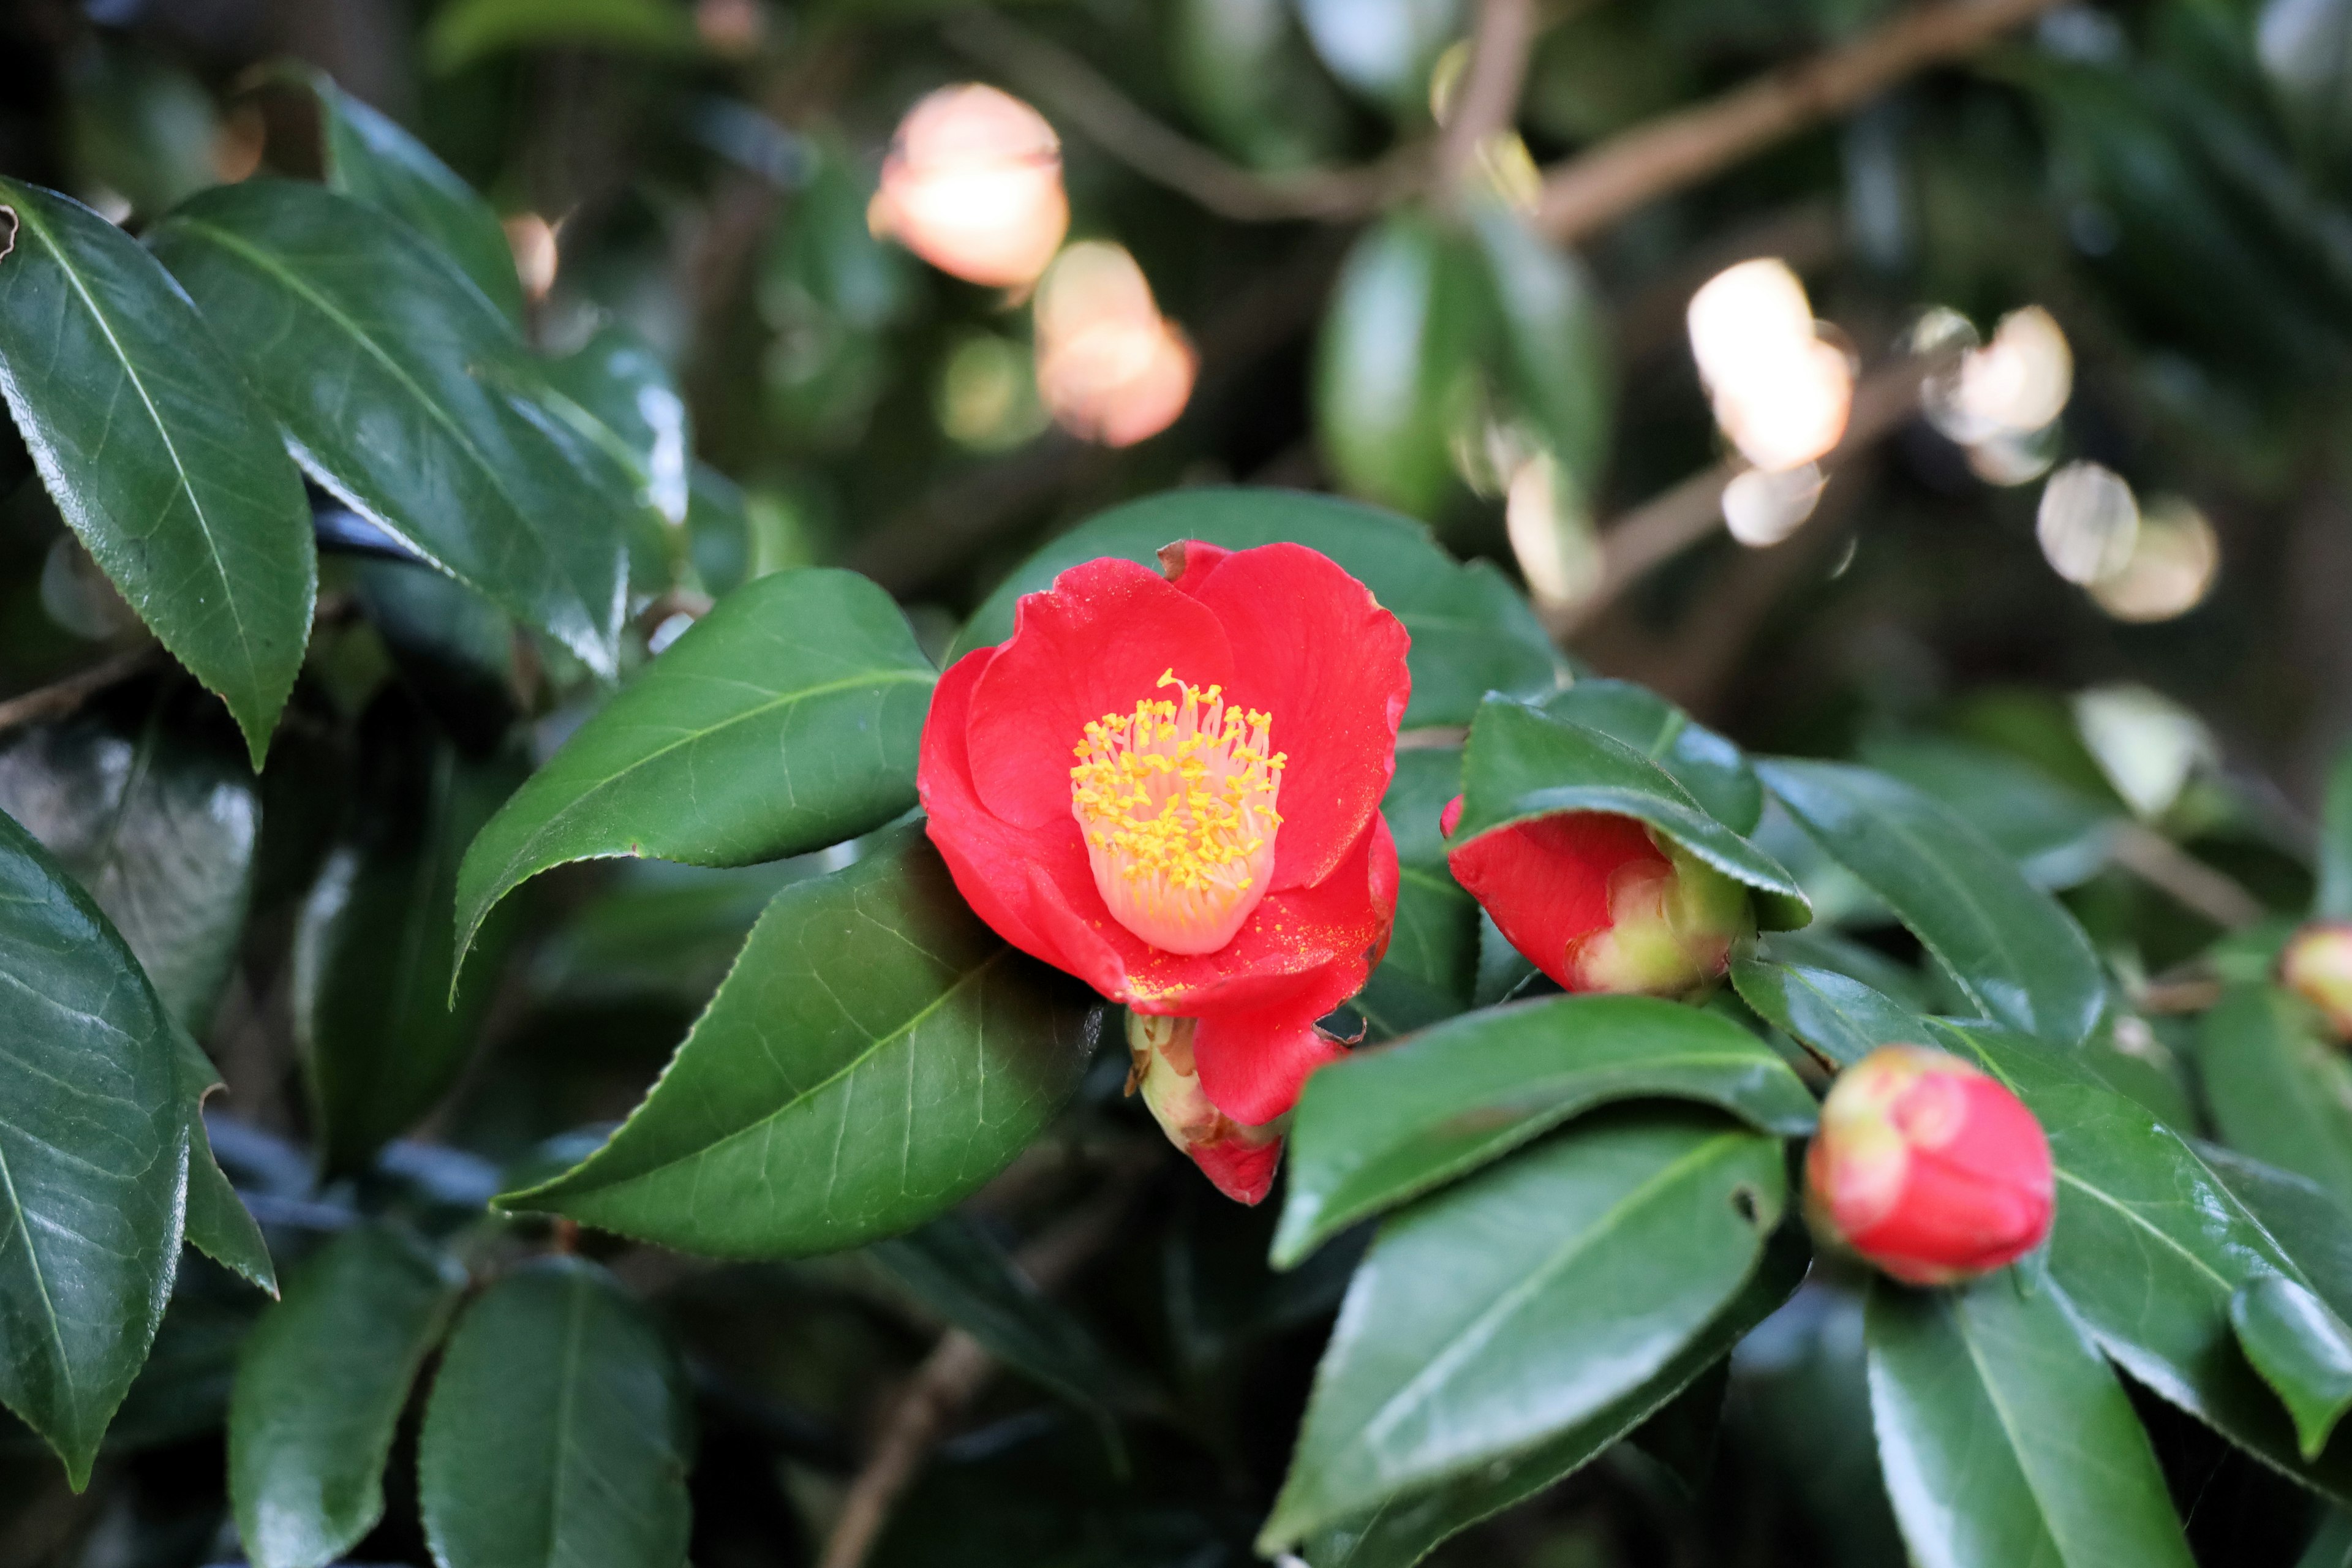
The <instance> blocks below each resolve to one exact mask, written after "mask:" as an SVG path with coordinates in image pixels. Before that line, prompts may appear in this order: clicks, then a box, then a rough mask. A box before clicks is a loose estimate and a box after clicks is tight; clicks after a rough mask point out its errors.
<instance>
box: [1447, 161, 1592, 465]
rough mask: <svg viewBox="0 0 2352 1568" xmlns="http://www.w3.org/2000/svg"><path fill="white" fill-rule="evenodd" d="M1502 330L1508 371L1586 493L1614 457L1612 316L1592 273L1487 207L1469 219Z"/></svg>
mask: <svg viewBox="0 0 2352 1568" xmlns="http://www.w3.org/2000/svg"><path fill="white" fill-rule="evenodd" d="M1471 229H1472V232H1473V234H1474V235H1475V238H1476V240H1477V245H1478V253H1479V257H1480V259H1481V260H1482V261H1484V263H1485V265H1486V284H1487V287H1488V288H1489V289H1491V290H1492V291H1493V295H1494V302H1495V305H1496V313H1497V315H1498V317H1499V318H1500V320H1501V321H1502V325H1503V329H1504V331H1503V353H1502V356H1501V357H1502V374H1503V379H1504V382H1505V384H1506V385H1507V386H1508V387H1509V389H1510V393H1511V397H1512V400H1513V401H1514V402H1515V403H1517V405H1518V407H1519V411H1520V412H1521V413H1522V414H1523V415H1525V416H1527V417H1528V419H1529V420H1530V421H1531V422H1532V423H1533V424H1534V426H1535V427H1536V429H1537V430H1538V432H1539V433H1540V434H1541V436H1542V438H1543V442H1544V445H1545V446H1546V447H1548V448H1549V450H1550V452H1551V455H1552V456H1553V457H1554V458H1557V459H1558V460H1559V464H1560V466H1561V467H1562V468H1565V469H1566V470H1567V471H1568V473H1569V475H1570V478H1571V479H1572V481H1573V482H1574V484H1575V485H1576V488H1577V489H1578V492H1579V493H1580V495H1584V496H1590V495H1591V494H1592V492H1593V491H1594V490H1595V489H1597V488H1598V486H1599V484H1600V481H1601V467H1602V465H1603V464H1604V463H1605V462H1606V461H1607V460H1608V457H1609V426H1610V422H1611V414H1612V408H1611V405H1612V404H1613V403H1614V402H1615V399H1616V387H1615V385H1614V381H1613V371H1612V364H1611V357H1612V356H1611V353H1610V342H1609V325H1608V319H1607V312H1606V310H1605V309H1604V308H1603V306H1602V305H1601V299H1600V295H1599V293H1598V291H1597V290H1596V289H1594V287H1593V285H1592V281H1591V279H1590V278H1589V277H1588V276H1587V275H1586V273H1585V270H1584V268H1583V266H1582V264H1581V263H1580V262H1579V261H1578V260H1577V259H1576V258H1575V257H1573V256H1571V255H1570V254H1569V253H1568V252H1566V251H1563V250H1561V249H1559V248H1558V247H1555V246H1553V245H1552V244H1551V243H1550V242H1549V240H1546V239H1545V238H1544V237H1542V236H1540V235H1538V234H1537V233H1536V232H1535V230H1534V229H1532V228H1531V227H1529V226H1528V222H1527V220H1526V219H1525V218H1524V217H1522V216H1520V215H1519V214H1518V213H1517V212H1515V211H1513V210H1511V209H1510V208H1508V207H1507V206H1503V205H1500V204H1496V203H1482V204H1480V205H1479V206H1478V209H1477V211H1476V212H1475V214H1474V215H1473V216H1472V219H1471Z"/></svg>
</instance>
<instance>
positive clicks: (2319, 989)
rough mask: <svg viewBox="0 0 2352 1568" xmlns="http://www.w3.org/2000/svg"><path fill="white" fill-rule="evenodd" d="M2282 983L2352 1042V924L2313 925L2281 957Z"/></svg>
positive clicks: (2319, 922)
mask: <svg viewBox="0 0 2352 1568" xmlns="http://www.w3.org/2000/svg"><path fill="white" fill-rule="evenodd" d="M2279 980H2280V982H2281V983H2282V984H2284V985H2285V986H2286V988H2287V989H2288V990H2290V991H2292V992H2294V994H2296V995H2298V996H2300V997H2302V998H2303V999H2304V1000H2305V1001H2306V1002H2308V1003H2310V1004H2311V1005H2313V1006H2315V1007H2316V1008H2318V1009H2319V1012H2320V1016H2323V1017H2325V1018H2326V1020H2327V1026H2328V1027H2329V1028H2330V1029H2332V1030H2334V1031H2335V1032H2336V1038H2337V1039H2339V1040H2352V921H2313V922H2312V923H2311V924H2309V925H2307V926H2305V927H2304V928H2303V929H2302V930H2301V931H2297V932H2295V933H2294V940H2293V941H2291V942H2288V943H2287V944H2286V951H2285V952H2284V953H2282V954H2280V956H2279Z"/></svg>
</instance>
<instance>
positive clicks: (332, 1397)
mask: <svg viewBox="0 0 2352 1568" xmlns="http://www.w3.org/2000/svg"><path fill="white" fill-rule="evenodd" d="M464 1285H465V1276H464V1274H463V1273H462V1272H461V1271H460V1270H459V1269H458V1268H457V1266H456V1264H454V1263H452V1262H451V1261H450V1260H449V1259H447V1258H445V1257H443V1256H441V1255H440V1254H438V1253H436V1252H435V1251H433V1250H432V1249H430V1248H428V1247H425V1246H424V1245H423V1244H422V1243H420V1242H418V1241H416V1240H415V1239H413V1238H411V1237H408V1236H407V1235H406V1234H405V1233H404V1232H402V1231H399V1230H395V1229H394V1228H393V1227H392V1226H388V1225H383V1224H381V1223H371V1224H367V1225H362V1226H357V1227H355V1228H353V1229H351V1230H347V1231H345V1232H344V1233H343V1234H341V1236H338V1237H335V1238H334V1239H333V1240H332V1241H331V1242H329V1243H328V1244H327V1245H326V1246H325V1247H322V1248H320V1251H319V1252H318V1253H317V1254H316V1255H315V1256H313V1257H312V1258H310V1260H309V1261H308V1262H306V1263H304V1264H303V1265H302V1267H301V1268H299V1269H298V1270H297V1271H296V1272H295V1273H294V1275H293V1276H292V1278H291V1279H289V1280H288V1281H287V1286H286V1297H285V1300H281V1301H280V1302H278V1305H277V1306H275V1307H273V1308H271V1309H270V1310H268V1312H267V1313H265V1314H263V1316H262V1319H261V1321H260V1323H259V1324H258V1325H257V1327H256V1328H255V1329H254V1331H253V1335H252V1337H251V1338H250V1339H249V1340H247V1342H246V1346H245V1351H244V1353H243V1355H242V1356H241V1357H240V1358H239V1361H238V1363H237V1373H236V1392H235V1393H234V1394H232V1395H231V1396H230V1401H229V1423H228V1442H229V1455H228V1480H229V1496H230V1499H231V1500H232V1501H233V1502H234V1504H235V1505H236V1528H237V1533H238V1534H239V1535H240V1536H241V1537H242V1538H243V1539H244V1542H245V1550H246V1552H247V1555H248V1556H249V1557H251V1558H252V1560H253V1564H254V1568H322V1565H323V1564H325V1563H332V1562H334V1561H336V1560H337V1559H339V1558H341V1556H342V1555H343V1553H344V1552H348V1551H350V1550H351V1549H352V1547H353V1546H356V1545H357V1544H359V1542H360V1540H361V1538H362V1537H363V1536H365V1535H366V1534H367V1532H368V1531H371V1530H373V1529H374V1528H375V1524H376V1521H378V1520H380V1519H382V1518H383V1467H384V1461H385V1460H386V1458H389V1457H390V1455H391V1453H392V1440H393V1436H394V1432H395V1430H396V1429H397V1427H398V1426H399V1422H400V1413H401V1410H402V1408H403V1407H404V1405H406V1404H407V1403H408V1390H409V1385H410V1384H413V1383H414V1382H415V1380H416V1373H417V1370H418V1369H419V1368H420V1367H422V1366H423V1365H424V1364H425V1355H426V1354H427V1353H428V1352H430V1351H431V1350H432V1349H433V1347H434V1346H435V1345H436V1343H438V1342H440V1339H441V1334H442V1331H443V1330H445V1329H446V1328H447V1327H448V1323H449V1314H450V1311H451V1310H452V1309H454V1308H455V1307H456V1306H457V1293H458V1291H459V1290H460V1289H462V1288H463V1287H464Z"/></svg>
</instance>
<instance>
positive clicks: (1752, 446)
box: [1688, 258, 1853, 472]
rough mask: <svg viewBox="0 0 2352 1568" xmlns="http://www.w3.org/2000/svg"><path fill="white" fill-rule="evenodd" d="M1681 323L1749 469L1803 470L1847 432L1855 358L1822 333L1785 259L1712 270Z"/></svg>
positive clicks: (1721, 417) (1724, 425)
mask: <svg viewBox="0 0 2352 1568" xmlns="http://www.w3.org/2000/svg"><path fill="white" fill-rule="evenodd" d="M1688 325H1689V329H1690V343H1691V355H1692V357H1693V358H1694V359H1696V361H1697V362H1698V372H1699V378H1700V379H1701V380H1702V381H1704V382H1705V383H1706V389H1707V394H1708V395H1709V397H1710V398H1711V399H1712V400H1713V402H1714V405H1715V417H1716V423H1717V425H1719V426H1722V429H1723V433H1724V435H1725V436H1726V437H1729V438H1730V441H1731V443H1732V445H1733V446H1735V447H1738V448H1739V452H1740V455H1741V456H1742V457H1744V458H1747V459H1748V461H1749V462H1751V463H1753V464H1755V465H1756V467H1758V468H1763V469H1767V470H1769V471H1771V472H1780V471H1781V470H1784V469H1789V468H1801V467H1803V466H1804V465H1805V464H1807V463H1810V462H1811V461H1812V460H1813V459H1814V458H1819V457H1822V456H1823V455H1824V454H1826V453H1827V452H1828V451H1829V450H1830V449H1831V448H1832V447H1835V446H1836V445H1837V444H1838V441H1839V440H1840V438H1842V437H1843V436H1844V435H1845V426H1846V418H1847V416H1849V415H1850V414H1851V413H1852V412H1853V361H1852V360H1851V359H1849V358H1848V357H1847V355H1846V353H1845V351H1844V350H1843V349H1842V348H1840V347H1839V346H1838V345H1837V344H1835V343H1832V342H1825V341H1823V339H1822V335H1821V331H1820V328H1819V327H1818V325H1817V324H1816V323H1815V321H1813V310H1812V306H1811V303H1810V302H1808V300H1806V298H1805V286H1804V284H1803V283H1801V282H1800V281H1799V280H1798V278H1797V275H1796V274H1795V273H1794V272H1792V271H1790V268H1789V265H1788V263H1786V262H1784V261H1779V260H1773V259H1769V258H1768V259H1759V260H1755V261H1743V262H1741V263H1739V265H1738V266H1737V267H1731V268H1726V269H1725V270H1723V271H1721V272H1719V273H1717V274H1716V275H1715V277H1713V278H1711V279H1708V280H1707V282H1706V285H1705V286H1704V287H1703V288H1701V289H1699V291H1698V292H1697V293H1696V294H1694V295H1693V296H1691V302H1690V310H1689V313H1688Z"/></svg>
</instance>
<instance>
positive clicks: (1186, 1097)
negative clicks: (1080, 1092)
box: [1127, 1013, 1282, 1204]
mask: <svg viewBox="0 0 2352 1568" xmlns="http://www.w3.org/2000/svg"><path fill="white" fill-rule="evenodd" d="M1195 1027H1196V1025H1195V1022H1194V1020H1192V1019H1191V1018H1170V1017H1165V1016H1156V1015H1153V1014H1150V1013H1129V1015H1128V1016H1127V1048H1128V1054H1129V1063H1128V1068H1127V1092H1128V1093H1129V1094H1133V1093H1134V1092H1135V1091H1136V1090H1137V1089H1141V1090H1142V1091H1143V1103H1144V1104H1145V1105H1147V1106H1149V1107H1150V1108H1151V1114H1152V1116H1153V1118H1154V1119H1155V1120H1157V1121H1159V1123H1160V1131H1162V1132H1165V1133H1167V1134H1168V1141H1169V1142H1171V1143H1173V1144H1175V1145H1176V1147H1178V1148H1179V1149H1181V1150H1183V1151H1184V1152H1185V1153H1187V1154H1189V1155H1191V1156H1192V1163H1194V1164H1196V1165H1198V1166H1200V1167H1201V1173H1202V1174H1203V1175H1205V1176H1207V1177H1208V1178H1209V1180H1210V1181H1212V1182H1213V1183H1215V1184H1216V1187H1217V1191H1219V1192H1221V1193H1223V1194H1225V1196H1227V1197H1229V1198H1234V1199H1237V1200H1238V1201H1240V1202H1242V1203H1245V1204H1255V1203H1256V1202H1257V1201H1258V1200H1259V1199H1261V1198H1263V1197H1265V1194H1266V1189H1268V1188H1269V1187H1271V1186H1273V1185H1274V1168H1275V1166H1276V1165H1277V1164H1279V1163H1281V1162H1282V1133H1281V1131H1280V1127H1279V1124H1278V1123H1277V1124H1276V1125H1275V1126H1269V1127H1245V1126H1244V1125H1243V1124H1242V1123H1240V1122H1238V1121H1234V1119H1233V1118H1232V1117H1230V1116H1227V1115H1226V1114H1225V1113H1224V1112H1223V1111H1222V1110H1218V1109H1217V1108H1216V1106H1215V1105H1214V1104H1213V1103H1212V1102H1211V1100H1210V1099H1209V1097H1208V1096H1207V1095H1206V1094H1204V1093H1203V1092H1202V1089H1201V1075H1200V1072H1199V1070H1198V1069H1197V1068H1196V1067H1195V1065H1194V1062H1193V1058H1192V1037H1193V1034H1194V1031H1195Z"/></svg>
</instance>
